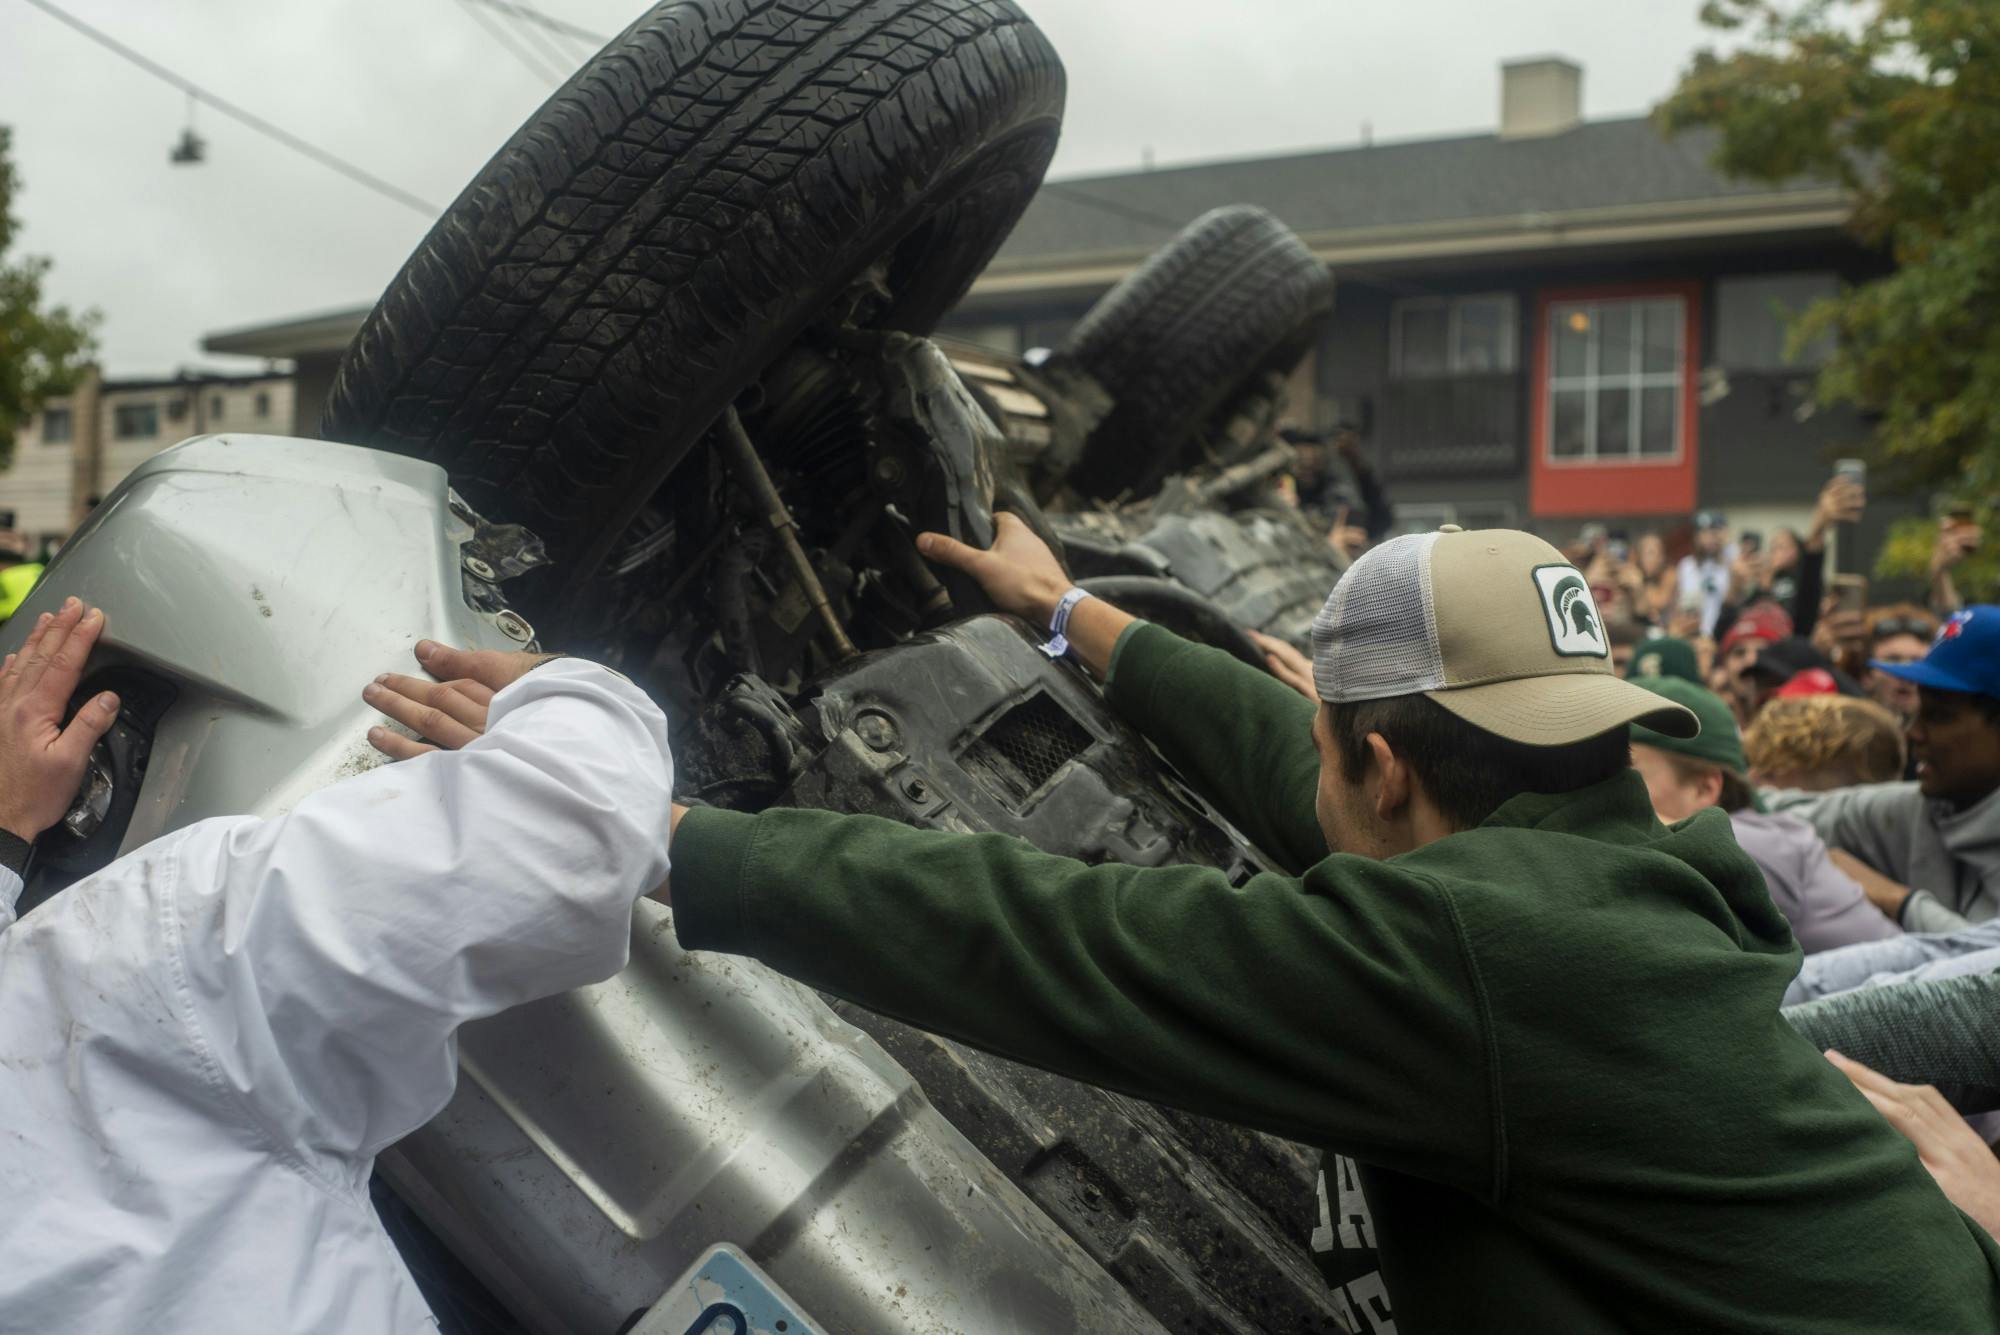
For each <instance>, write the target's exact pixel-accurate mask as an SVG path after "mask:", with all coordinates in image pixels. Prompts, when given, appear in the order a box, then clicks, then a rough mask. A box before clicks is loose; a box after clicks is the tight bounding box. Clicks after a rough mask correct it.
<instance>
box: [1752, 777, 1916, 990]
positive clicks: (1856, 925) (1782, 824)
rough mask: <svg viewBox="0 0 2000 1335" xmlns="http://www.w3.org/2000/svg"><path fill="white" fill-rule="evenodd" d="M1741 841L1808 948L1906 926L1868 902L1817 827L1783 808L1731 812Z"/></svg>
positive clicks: (1876, 936)
mask: <svg viewBox="0 0 2000 1335" xmlns="http://www.w3.org/2000/svg"><path fill="white" fill-rule="evenodd" d="M1729 823H1730V825H1732V826H1733V827H1735V830H1736V842H1737V843H1739V844H1741V845H1742V846H1743V851H1744V852H1745V853H1748V854H1749V855H1750V860H1751V861H1752V862H1754V863H1756V864H1757V865H1758V867H1760V868H1762V869H1763V872H1764V884H1765V886H1767V887H1768V888H1769V889H1770V891H1771V902H1772V903H1773V904H1776V905H1777V906H1778V912H1780V913H1782V914H1784V915H1785V917H1786V918H1788V919H1789V920H1790V921H1791V924H1792V935H1793V936H1796V937H1797V938H1798V939H1799V948H1800V949H1802V950H1804V951H1805V952H1806V954H1808V955H1812V954H1816V953H1818V952H1819V951H1822V950H1831V949H1833V948H1834V947H1835V946H1851V945H1853V944H1854V943H1855V942H1857V941H1881V940H1885V939H1886V938H1888V937H1892V936H1901V935H1902V934H1903V929H1902V928H1900V927H1898V926H1897V925H1896V924H1895V923H1893V922H1890V921H1889V920H1888V919H1887V918H1885V917H1883V916H1882V911H1881V910H1880V909H1878V908H1876V907H1875V906H1874V905H1873V904H1871V903H1869V902H1868V896H1867V895H1865V894H1863V893H1862V892H1861V887H1860V885H1858V884H1857V883H1856V882H1855V880H1854V878H1853V877H1852V876H1849V875H1848V874H1847V873H1846V872H1844V871H1842V870H1841V869H1840V868H1838V867H1836V866H1834V865H1833V862H1832V860H1831V859H1829V858H1828V857H1827V855H1826V845H1825V844H1824V843H1823V842H1821V840H1820V837H1819V835H1818V834H1816V833H1815V832H1814V831H1813V827H1812V826H1810V825H1808V824H1807V823H1806V822H1805V821H1804V820H1802V819H1800V818H1799V817H1797V816H1792V815H1787V814H1784V813H1781V812H1765V811H1750V810H1747V809H1746V810H1743V811H1737V812H1732V813H1731V814H1730V817H1729Z"/></svg>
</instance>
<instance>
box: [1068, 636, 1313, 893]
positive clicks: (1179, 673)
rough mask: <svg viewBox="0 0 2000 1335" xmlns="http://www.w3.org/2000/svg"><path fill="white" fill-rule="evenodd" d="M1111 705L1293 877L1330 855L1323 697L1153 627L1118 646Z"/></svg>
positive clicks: (1107, 693)
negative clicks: (1320, 736)
mask: <svg viewBox="0 0 2000 1335" xmlns="http://www.w3.org/2000/svg"><path fill="white" fill-rule="evenodd" d="M1104 698H1105V699H1106V700H1107V701H1108V702H1109V703H1110V704H1111V707H1112V708H1113V709H1116V710H1117V711H1118V713H1119V714H1120V715H1121V716H1122V717H1124V719H1125V720H1126V721H1127V722H1129V723H1130V724H1131V725H1132V726H1133V727H1135V728H1137V729H1138V730H1139V732H1140V733H1141V734H1142V735H1143V736H1144V737H1145V738H1146V740H1147V741H1149V742H1151V743H1152V744H1153V745H1154V746H1155V747H1157V748H1158V749H1159V751H1160V753H1161V754H1162V755H1164V756H1165V757H1166V758H1167V759H1168V760H1169V761H1171V762H1172V763H1173V765H1174V766H1175V767H1176V768H1177V769H1179V770H1180V771H1181V772H1182V773H1183V774H1185V775H1187V776H1188V779H1189V780H1190V782H1192V783H1193V785H1194V787H1195V790H1196V791H1197V792H1199V793H1200V794H1201V795H1202V796H1203V797H1205V798H1207V799H1208V801H1209V802H1211V803H1213V804H1214V805H1215V807H1216V808H1217V809H1218V810H1219V811H1221V812H1222V814H1223V815H1224V816H1226V817H1228V819H1229V820H1230V821H1231V822H1232V823H1234V824H1235V825H1236V826H1237V828H1239V829H1241V830H1242V831H1243V832H1244V833H1245V834H1246V835H1248V836H1249V837H1250V841H1251V842H1252V843H1254V844H1256V845H1257V846H1258V847H1259V848H1261V849H1263V850H1264V851H1265V852H1266V853H1269V854H1271V855H1272V856H1274V857H1276V858H1278V859H1279V861H1280V863H1281V865H1283V866H1284V867H1285V868H1286V869H1287V870H1289V871H1293V872H1300V871H1303V870H1305V869H1306V868H1307V867H1309V866H1311V865H1312V864H1313V863H1315V862H1318V861H1319V860H1320V859H1321V858H1324V857H1325V856H1326V851H1327V849H1326V835H1325V833H1324V832H1323V831H1322V830H1321V829H1320V826H1319V817H1318V815H1317V814H1316V812H1315V810H1314V794H1315V792H1316V791H1317V788H1318V785H1319V753H1318V751H1317V750H1316V749H1315V747H1314V746H1313V741H1312V723H1313V713H1314V711H1315V709H1316V708H1317V707H1318V702H1317V701H1316V700H1307V699H1305V698H1304V697H1302V696H1300V695H1299V693H1298V692H1296V691H1294V690H1293V689H1292V688H1291V687H1289V686H1287V685H1285V684H1284V683H1283V682H1281V681H1279V680H1278V679H1277V678H1276V677H1274V676H1272V675H1271V674H1270V673H1268V672H1264V671H1260V670H1259V669H1257V668H1254V667H1251V666H1250V665H1248V664H1247V663H1243V662H1241V661H1239V660H1238V659H1236V658H1234V657H1232V656H1230V655H1229V654H1226V653H1224V652H1223V651H1222V650H1220V649H1213V648H1208V647H1206V646H1202V645H1197V644H1191V643H1189V642H1188V641H1186V640H1183V639H1181V638H1180V637H1179V636H1177V635H1175V634H1173V633H1172V632H1171V631H1168V630H1164V629H1162V628H1161V627H1159V626H1154V625H1150V624H1145V623H1141V624H1140V625H1137V626H1134V627H1132V628H1131V629H1130V632H1129V633H1128V634H1126V635H1125V636H1124V637H1123V638H1122V639H1121V640H1120V641H1119V643H1118V645H1117V651H1116V657H1115V661H1114V663H1113V666H1112V671H1111V675H1110V677H1109V678H1108V680H1107V681H1106V682H1105V689H1104Z"/></svg>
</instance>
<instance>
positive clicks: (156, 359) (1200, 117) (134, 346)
mask: <svg viewBox="0 0 2000 1335" xmlns="http://www.w3.org/2000/svg"><path fill="white" fill-rule="evenodd" d="M54 2H55V3H58V4H60V5H62V6H63V7H64V8H66V9H67V10H69V11H70V12H71V13H74V14H75V15H77V16H78V17H80V18H82V19H84V20H85V21H87V22H89V23H91V24H93V25H95V26H97V27H99V28H102V29H104V30H105V31H107V32H108V33H110V34H111V35H113V36H115V37H117V38H118V39H120V40H121V41H123V42H125V43H126V44H128V45H129V46H131V47H133V48H135V49H137V50H138V51H140V52H142V53H144V54H145V55H147V56H150V57H152V58H153V59H154V60H156V61H158V62H159V63H161V64H163V65H165V66H167V67H169V68H171V69H173V70H175V71H177V72H179V73H181V74H183V75H185V76H187V77H188V78H190V79H192V80H193V81H195V82H196V83H199V84H201V85H203V86H205V87H207V88H209V89H211V90H212V91H214V92H216V93H218V94H220V95H222V96H224V97H226V98H229V99H230V100H232V101H234V102H236V103H238V104H240V105H242V106H244V107H246V108H248V109H249V110H251V111H254V112H256V113H257V114H259V115H262V116H264V117H265V118H267V119H269V120H271V121H273V122H275V123H277V124H278V125H280V126H283V127H284V128H286V129H288V130H290V131H292V132H293V133H295V134H297V135H299V136H300V137H301V138H304V139H307V140H310V141H312V142H314V143H316V144H319V145H321V146H322V147H324V148H326V149H328V150H330V151H332V152H334V153H336V154H338V155H340V156H342V157H344V158H347V159H350V160H352V161H353V162H355V163H357V164H359V165H361V166H363V167H365V168H366V169H367V170H369V171H371V172H373V173H375V174H376V175H378V176H380V177H383V178H385V179H387V180H389V181H391V182H394V183H395V184H396V185H398V186H400V187H402V188H403V189H405V190H407V191H409V192H410V193H411V194H414V195H416V196H419V197H421V198H422V199H426V200H430V201H432V202H434V203H438V204H442V203H444V202H446V201H448V200H449V199H451V197H452V196H453V195H454V194H455V193H456V192H457V191H458V189H459V188H460V187H461V186H462V185H463V184H464V183H465V181H466V179H467V178H468V177H469V176H470V175H471V173H472V172H474V171H475V170H476V169H477V168H478V167H479V165H480V164H481V163H482V162H483V161H484V160H485V159H486V158H487V157H488V156H489V155H490V154H491V153H492V152H493V150H494V149H495V148H496V147H498V145H499V144H500V143H501V142H502V141H503V140H504V139H505V138H506V137H507V135H508V134H509V133H510V132H511V131H512V130H513V129H514V127H515V126H516V125H518V124H519V123H520V121H521V120H522V119H523V118H524V117H526V116H527V115H528V113H529V112H530V111H532V110H533V109H534V107H535V106H536V105H537V104H538V103H539V102H540V101H541V100H542V99H543V98H544V97H545V96H547V94H548V92H549V91H550V88H551V86H552V85H551V83H550V82H549V81H548V80H547V79H546V78H543V77H540V76H538V75H536V74H535V73H533V72H531V71H530V70H529V69H527V68H525V67H524V65H523V63H522V61H521V60H520V59H518V58H517V57H516V56H515V55H514V54H511V53H510V51H509V50H508V49H507V48H506V47H504V46H502V45H501V44H499V43H498V42H497V41H496V40H495V39H494V38H493V37H492V36H491V35H489V33H488V32H487V31H486V30H485V29H484V28H482V27H481V26H480V24H479V23H478V22H476V21H475V19H474V18H473V17H472V14H471V12H470V11H469V9H468V6H469V5H472V4H473V2H474V0H54ZM1023 3H1024V5H1025V6H1026V7H1027V8H1028V10H1029V12H1030V13H1032V14H1033V15H1034V16H1035V18H1036V19H1037V21H1038V22H1040V23H1041V25H1042V26H1043V28H1044V29H1045V30H1046V31H1047V32H1048V33H1049V35H1050V37H1051V39H1052V40H1053V41H1054V43H1055V45H1056V48H1057V49H1058V50H1059V51H1060V52H1061V53H1062V56H1063V60H1064V62H1065V64H1066V65H1067V67H1068V70H1069V89H1070V93H1069V112H1068V116H1067V119H1066V121H1065V130H1064V140H1063V147H1062V151H1061V153H1060V154H1059V156H1058V157H1057V159H1056V174H1057V175H1059V176H1061V175H1068V176H1074V175H1079V174H1088V173H1093V172H1102V171H1116V170H1123V169H1134V168H1137V167H1138V166H1139V165H1140V163H1141V161H1142V157H1143V155H1144V154H1145V153H1146V152H1147V151H1148V150H1150V151H1151V153H1152V155H1153V159H1154V161H1155V162H1156V163H1158V164H1160V165H1168V164H1172V163H1176V162H1186V161H1197V160H1204V159H1212V158H1217V157H1233V156H1241V155H1254V154H1263V153H1272V152H1282V151H1286V150H1294V149H1302V148H1316V147H1326V146H1333V145H1341V144H1351V143H1354V142H1357V141H1358V139H1359V138H1360V136H1361V133H1362V126H1363V124H1364V123H1366V124H1368V125H1371V126H1372V127H1373V132H1374V136H1375V138H1376V140H1377V141H1378V142H1379V141H1383V140H1394V139H1407V138H1422V137H1428V136H1434V135H1442V134H1451V133H1463V132H1467V131H1480V130H1486V129H1490V128H1491V127H1492V126H1493V124H1494V122H1495V120H1496V117H1497V107H1498V101H1499V73H1498V66H1499V63H1500V62H1501V61H1502V60H1505V59H1509V58H1513V57H1517V56H1523V55H1536V54H1543V53H1549V52H1554V53H1558V54H1562V55H1566V56H1568V57H1570V58H1572V59H1574V60H1577V61H1579V62H1581V63H1582V64H1583V65H1584V67H1585V76H1584V109H1585V113H1586V114H1587V115H1589V116H1592V117H1603V116H1615V115H1623V114H1630V113H1634V112H1639V111H1643V110H1645V109H1646V108H1648V107H1649V106H1651V105H1652V104H1653V103H1654V102H1655V101H1657V100H1658V99H1659V98H1660V97H1661V96H1662V95H1663V94H1664V93H1666V92H1667V90H1668V89H1670V88H1671V87H1672V86H1673V83H1674V79H1675V76H1676V74H1677V73H1678V71H1679V70H1680V69H1681V68H1682V67H1683V66H1684V65H1685V63H1686V61H1687V59H1688V56H1689V54H1690V52H1692V51H1693V50H1694V49H1695V48H1696V47H1697V46H1698V45H1700V44H1702V41H1703V34H1702V32H1701V29H1700V28H1699V26H1698V25H1697V23H1696V22H1695V18H1694V14H1695V11H1696V9H1697V8H1698V3H1697V0H1502V2H1497V3H1496V0H1230V3H1227V4H1206V3H1204V4H1196V3H1193V2H1192V0H1023ZM536 4H537V6H538V7H539V8H540V9H541V11H542V12H544V13H546V14H548V15H550V16H552V17H558V18H561V19H564V20H567V21H569V22H571V23H574V24H577V25H580V26H582V27H585V28H588V29H592V30H595V31H597V32H602V33H611V32H615V31H617V30H618V29H619V28H620V27H622V26H624V24H626V23H627V22H629V21H630V20H631V18H632V17H634V16H635V15H636V14H637V13H638V11H639V6H638V5H637V4H636V3H630V2H629V0H628V2H627V3H619V2H618V0H536ZM478 12H480V13H481V14H484V15H486V16H488V17H489V18H492V21H493V22H495V23H498V24H503V25H506V27H507V29H508V31H510V32H511V33H514V34H515V35H516V36H517V37H520V36H522V34H521V30H520V28H519V27H518V26H516V25H513V24H511V23H509V22H508V21H507V20H505V19H501V18H497V17H493V16H492V14H491V11H489V10H484V9H480V10H479V11H478ZM564 49H565V50H566V52H567V56H566V58H567V59H568V60H569V61H571V62H572V63H574V62H576V61H578V60H580V59H581V58H582V48H581V47H579V46H569V47H567V48H564ZM542 56H543V59H544V61H545V62H546V61H547V60H548V59H549V53H548V52H547V51H544V52H543V53H542ZM187 116H188V107H187V101H186V98H185V97H184V96H183V95H182V94H181V93H180V92H178V91H177V90H175V89H173V88H171V87H169V86H167V85H165V84H163V83H160V82H158V81H156V80H155V79H153V78H152V77H150V76H149V75H146V74H144V73H142V72H141V71H139V70H137V69H135V68H133V67H132V66H131V65H128V64H126V63H124V62H123V61H121V60H119V59H118V58H116V57H115V56H113V55H111V54H110V53H109V52H106V51H104V50H102V49H100V48H99V47H97V46H94V45H92V44H91V43H90V42H89V41H87V40H86V39H85V38H83V37H82V36H80V35H78V34H77V33H75V32H73V31H71V30H70V29H68V28H66V27H64V26H62V25H61V24H60V23H58V22H57V21H56V20H54V19H53V18H51V17H49V16H48V15H46V14H44V13H42V12H41V11H39V10H37V9H35V8H33V7H31V6H30V5H28V4H27V3H25V2H24V0H0V124H5V125H9V126H11V127H13V131H14V157H15V163H16V166H17V167H18V169H19V171H20V175H21V178H22V182H23V186H24V189H23V191H22V193H21V194H20V195H19V196H18V197H17V198H16V200H15V208H16V211H17V212H18V213H19V215H20V216H21V218H22V220H23V222H24V224H25V226H24V229H23V236H22V238H21V241H20V242H19V243H18V245H17V250H19V251H26V252H27V253H31V254H42V255H47V256H49V257H51V258H52V259H54V261H55V264H56V268H55V273H54V275H53V277H52V281H51V284H50V287H51V291H52V293H53V295H54V296H55V298H56V299H58V300H61V301H65V302H69V303H72V304H74V305H77V306H88V307H95V308H97V309H98V310H100V311H102V312H103V314H104V327H103V334H102V343H103V356H102V360H103V361H104V364H105V367H106V370H107V372H108V373H109V374H111V375H114V376H131V375H142V374H153V373H163V372H168V371H171V370H172V369H174V368H175V367H178V366H182V365H189V364H195V363H203V364H207V365H226V364H227V363H226V362H218V360H217V359H215V358H212V357H205V356H204V355H203V354H202V353H201V352H200V350H199V344H200V341H201V337H202V335H203V334H204V333H207V332H212V331H214V330H218V329H227V328H232V327H236V326H241V325H246V324H255V323H260V322H263V321H267V320H277V319H284V318H288V317H292V316H297V315H301V314H306V313H309V312H315V311H321V310H328V309H335V308H340V307H345V306H354V305H360V304H364V303H366V302H370V301H373V300H374V298H375V296H376V295H377V294H378V293H379V292H380V290H381V288H382V285H383V284H384V282H386V281H387V280H388V278H389V277H390V276H391V275H392V274H393V273H394V272H395V270H396V268H397V266H398V265H399V264H400V263H401V262H402V260H403V258H404V256H405V255H407V254H408V253H409V251H410V249H411V247H413V246H414V245H415V244H416V242H417V240H418V239H419V238H420V237H421V236H422V234H423V232H424V230H425V228H426V226H427V225H428V224H427V220H426V219H425V218H424V217H422V216H420V215H419V214H418V213H416V212H414V211H411V210H410V209H407V208H405V207H403V206H401V205H398V204H396V203H392V202H391V201H389V200H387V199H384V198H381V197H380V196H377V195H375V194H372V193H370V192H369V191H367V190H364V189H362V188H361V187H359V186H357V185H354V184H352V183H350V182H349V181H347V180H345V179H343V178H342V177H340V176H337V175H335V174H333V173H332V172H330V171H328V170H327V169H325V168H323V167H321V166H318V165H315V164H314V163H312V162H310V161H308V160H306V159H304V158H301V157H298V156H296V155H294V154H293V153H291V152H289V151H287V150H285V149H283V148H280V147H279V146H278V145H276V144H273V143H271V142H269V141H268V140H265V139H262V138H260V137H258V136H256V135H254V134H252V133H251V132H250V131H248V130H246V129H243V128H242V127H240V126H238V125H236V124H234V123H233V122H231V121H229V120H226V119H224V118H223V117H222V116H220V115H219V114H217V113H215V112H213V111H211V110H209V109H207V108H196V109H195V112H194V119H195V126H196V129H197V130H198V132H199V133H201V134H202V135H204V136H205V137H206V138H207V139H208V141H209V152H208V160H207V161H206V162H204V163H202V164H201V165H199V166H195V167H185V166H183V167H175V166H170V165H169V163H168V160H167V155H168V150H169V149H170V147H171V146H172V144H173V143H174V141H175V140H177V139H178V138H179V136H180V133H181V129H182V127H183V125H184V124H185V123H186V120H187Z"/></svg>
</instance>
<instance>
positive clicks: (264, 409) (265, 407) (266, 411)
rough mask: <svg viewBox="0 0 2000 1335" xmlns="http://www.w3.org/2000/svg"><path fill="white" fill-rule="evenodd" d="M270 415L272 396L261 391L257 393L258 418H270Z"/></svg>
mask: <svg viewBox="0 0 2000 1335" xmlns="http://www.w3.org/2000/svg"><path fill="white" fill-rule="evenodd" d="M270 415H271V396H270V395H269V394H266V393H265V392H264V391H263V390H261V389H260V390H258V391H257V416H259V417H269V416H270Z"/></svg>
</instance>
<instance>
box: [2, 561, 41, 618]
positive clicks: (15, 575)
mask: <svg viewBox="0 0 2000 1335" xmlns="http://www.w3.org/2000/svg"><path fill="white" fill-rule="evenodd" d="M41 577H42V567H41V563H40V562H38V561H22V562H19V563H17V564H15V565H11V566H0V621H5V620H6V619H7V618H8V617H10V616H13V615H14V613H15V611H16V610H17V609H18V608H19V607H20V606H21V603H22V601H23V600H25V599H26V598H27V596H28V594H29V592H30V591H31V590H32V589H33V588H34V587H35V581H37V580H39V579H40V578H41Z"/></svg>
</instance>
